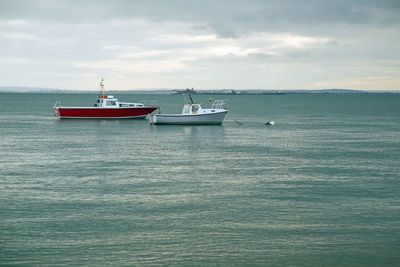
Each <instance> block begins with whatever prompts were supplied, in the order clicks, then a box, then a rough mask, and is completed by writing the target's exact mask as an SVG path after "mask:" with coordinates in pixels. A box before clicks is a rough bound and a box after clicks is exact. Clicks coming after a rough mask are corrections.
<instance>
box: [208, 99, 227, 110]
mask: <svg viewBox="0 0 400 267" xmlns="http://www.w3.org/2000/svg"><path fill="white" fill-rule="evenodd" d="M227 102H228V100H226V99H221V100H214V102H213V103H212V105H211V108H213V109H222V108H224V106H225V105H226V103H227Z"/></svg>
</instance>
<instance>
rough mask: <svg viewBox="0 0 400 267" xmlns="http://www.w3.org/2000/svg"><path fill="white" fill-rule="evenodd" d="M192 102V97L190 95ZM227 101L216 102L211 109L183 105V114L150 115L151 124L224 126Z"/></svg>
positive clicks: (194, 105) (192, 104) (198, 105)
mask: <svg viewBox="0 0 400 267" xmlns="http://www.w3.org/2000/svg"><path fill="white" fill-rule="evenodd" d="M189 97H190V100H192V97H191V96H190V95H189ZM225 104H226V100H215V101H214V102H213V103H212V105H211V108H202V107H201V105H200V104H195V103H194V102H193V100H192V103H191V104H185V105H183V109H182V113H181V114H150V115H149V122H150V124H181V125H191V124H193V125H196V124H202V125H218V124H222V122H223V121H224V119H225V116H226V114H227V113H228V110H227V109H226V108H224V105H225Z"/></svg>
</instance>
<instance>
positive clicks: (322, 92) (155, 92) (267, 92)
mask: <svg viewBox="0 0 400 267" xmlns="http://www.w3.org/2000/svg"><path fill="white" fill-rule="evenodd" d="M0 93H44V94H99V91H96V90H64V89H52V88H36V87H5V86H2V87H0ZM106 93H107V94H150V95H159V94H162V95H169V94H181V93H189V94H207V95H306V94H307V95H308V94H311V95H354V94H357V95H359V94H361V95H363V94H368V95H370V94H375V95H376V94H379V95H383V94H385V95H398V94H400V90H371V91H369V90H352V89H320V90H307V89H296V90H290V89H287V90H273V89H271V90H269V89H265V90H263V89H254V90H251V89H243V90H233V89H216V90H194V89H185V90H182V89H147V90H144V89H139V90H107V91H106Z"/></svg>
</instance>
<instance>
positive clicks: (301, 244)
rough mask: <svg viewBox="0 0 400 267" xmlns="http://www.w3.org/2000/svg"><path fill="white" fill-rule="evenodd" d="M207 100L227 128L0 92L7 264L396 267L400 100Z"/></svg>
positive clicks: (84, 97) (0, 225)
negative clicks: (59, 112) (70, 115)
mask: <svg viewBox="0 0 400 267" xmlns="http://www.w3.org/2000/svg"><path fill="white" fill-rule="evenodd" d="M115 96H116V97H117V98H118V99H119V100H120V101H124V102H141V101H142V102H146V101H157V102H158V104H159V105H160V109H161V113H180V112H181V109H182V105H183V103H184V99H183V98H182V95H135V94H115ZM210 97H212V98H214V99H227V100H228V109H229V112H228V115H227V117H226V119H225V121H224V123H223V125H221V126H173V125H149V123H148V121H147V120H73V119H70V120H68V119H64V120H60V119H57V118H56V117H55V116H54V112H53V105H54V103H55V101H57V100H59V101H61V104H63V105H64V106H93V104H94V103H95V102H96V94H95V93H93V94H73V93H71V94H60V93H57V94H51V93H0V265H2V266H399V264H400V95H373V94H365V95H363V94H354V95H353V94H343V95H315V94H302V95H193V98H194V100H195V101H196V102H199V103H201V104H202V105H203V106H208V105H209V104H210V102H209V98H210ZM267 121H274V122H275V125H273V126H268V125H266V122H267Z"/></svg>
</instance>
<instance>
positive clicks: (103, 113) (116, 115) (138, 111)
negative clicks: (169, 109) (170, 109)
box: [54, 107, 157, 119]
mask: <svg viewBox="0 0 400 267" xmlns="http://www.w3.org/2000/svg"><path fill="white" fill-rule="evenodd" d="M156 109H157V107H135V108H100V107H93V108H91V107H88V108H84V107H82V108H78V107H76V108H75V107H56V108H54V113H55V115H56V116H57V117H59V118H61V119H135V118H137V119H139V118H145V117H146V116H147V115H148V114H150V113H152V112H153V111H155V110H156Z"/></svg>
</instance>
